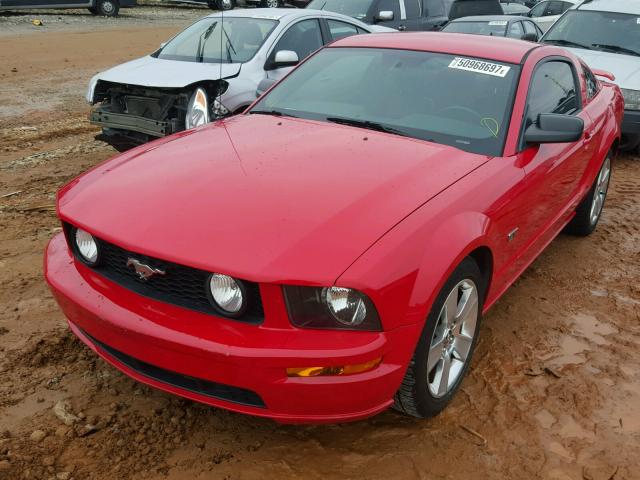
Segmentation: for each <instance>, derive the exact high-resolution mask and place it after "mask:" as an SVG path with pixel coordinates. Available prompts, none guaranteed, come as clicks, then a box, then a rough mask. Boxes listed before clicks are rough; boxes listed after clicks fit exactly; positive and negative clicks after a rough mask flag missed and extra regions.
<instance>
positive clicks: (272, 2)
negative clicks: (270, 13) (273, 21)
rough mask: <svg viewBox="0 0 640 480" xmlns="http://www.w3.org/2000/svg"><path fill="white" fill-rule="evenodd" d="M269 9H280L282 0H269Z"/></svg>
mask: <svg viewBox="0 0 640 480" xmlns="http://www.w3.org/2000/svg"><path fill="white" fill-rule="evenodd" d="M266 4H267V7H268V8H278V7H279V6H280V0H267V2H266Z"/></svg>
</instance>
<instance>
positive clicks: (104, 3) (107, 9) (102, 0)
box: [94, 0, 120, 17]
mask: <svg viewBox="0 0 640 480" xmlns="http://www.w3.org/2000/svg"><path fill="white" fill-rule="evenodd" d="M94 8H95V10H96V12H97V15H102V16H105V17H115V16H117V15H118V12H119V11H120V5H119V4H118V2H117V0H98V1H97V2H96V6H95V7H94Z"/></svg>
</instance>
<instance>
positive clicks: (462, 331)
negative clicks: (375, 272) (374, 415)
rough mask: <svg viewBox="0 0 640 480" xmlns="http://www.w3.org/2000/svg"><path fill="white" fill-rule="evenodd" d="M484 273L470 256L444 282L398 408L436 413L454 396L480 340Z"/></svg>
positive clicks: (416, 414) (404, 382)
mask: <svg viewBox="0 0 640 480" xmlns="http://www.w3.org/2000/svg"><path fill="white" fill-rule="evenodd" d="M484 288H485V287H484V283H483V277H482V274H481V272H480V269H479V268H478V265H477V264H476V262H474V261H473V260H472V259H470V258H466V259H464V260H463V261H462V263H460V265H459V266H458V267H457V268H456V269H455V271H454V272H453V273H452V274H451V277H449V280H447V283H446V284H445V285H444V287H442V290H441V291H440V293H439V294H438V297H437V299H436V301H435V303H434V304H433V307H432V309H431V312H430V313H429V316H428V317H427V321H426V323H425V326H424V329H423V330H422V335H421V337H420V340H419V341H418V346H417V347H416V351H415V352H414V354H413V358H412V359H411V363H410V364H409V367H408V368H407V372H406V373H405V377H404V379H403V380H402V384H401V386H400V389H399V390H398V392H397V393H396V395H395V398H394V400H395V403H394V408H395V409H397V410H400V411H401V412H403V413H405V414H407V415H411V416H414V417H418V418H427V417H433V416H435V415H437V414H438V413H440V412H441V411H442V410H443V409H444V408H445V407H446V406H447V404H448V403H449V402H450V401H451V399H452V398H453V396H454V394H455V393H456V391H457V390H458V388H459V387H460V384H461V383H462V379H463V377H464V375H465V373H466V372H467V370H468V368H469V364H470V362H471V356H472V355H473V350H474V348H475V345H476V339H477V336H478V331H479V329H480V320H481V315H482V303H483V298H484Z"/></svg>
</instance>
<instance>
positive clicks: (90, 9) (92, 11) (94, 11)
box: [87, 7, 98, 15]
mask: <svg viewBox="0 0 640 480" xmlns="http://www.w3.org/2000/svg"><path fill="white" fill-rule="evenodd" d="M87 10H89V11H90V12H91V14H92V15H98V10H96V7H89V8H88V9H87Z"/></svg>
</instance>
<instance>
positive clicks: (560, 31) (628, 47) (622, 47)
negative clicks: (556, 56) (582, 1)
mask: <svg viewBox="0 0 640 480" xmlns="http://www.w3.org/2000/svg"><path fill="white" fill-rule="evenodd" d="M542 41H543V42H545V43H551V44H554V45H561V46H564V47H576V48H584V49H587V50H601V51H604V52H613V53H621V54H623V55H637V56H640V15H629V14H625V13H613V12H594V11H588V10H570V11H568V12H567V13H565V14H564V16H562V17H561V18H560V19H559V20H558V21H557V22H556V23H555V25H553V26H552V27H551V28H550V29H549V31H548V32H547V34H546V35H545V36H544V38H543V39H542Z"/></svg>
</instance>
